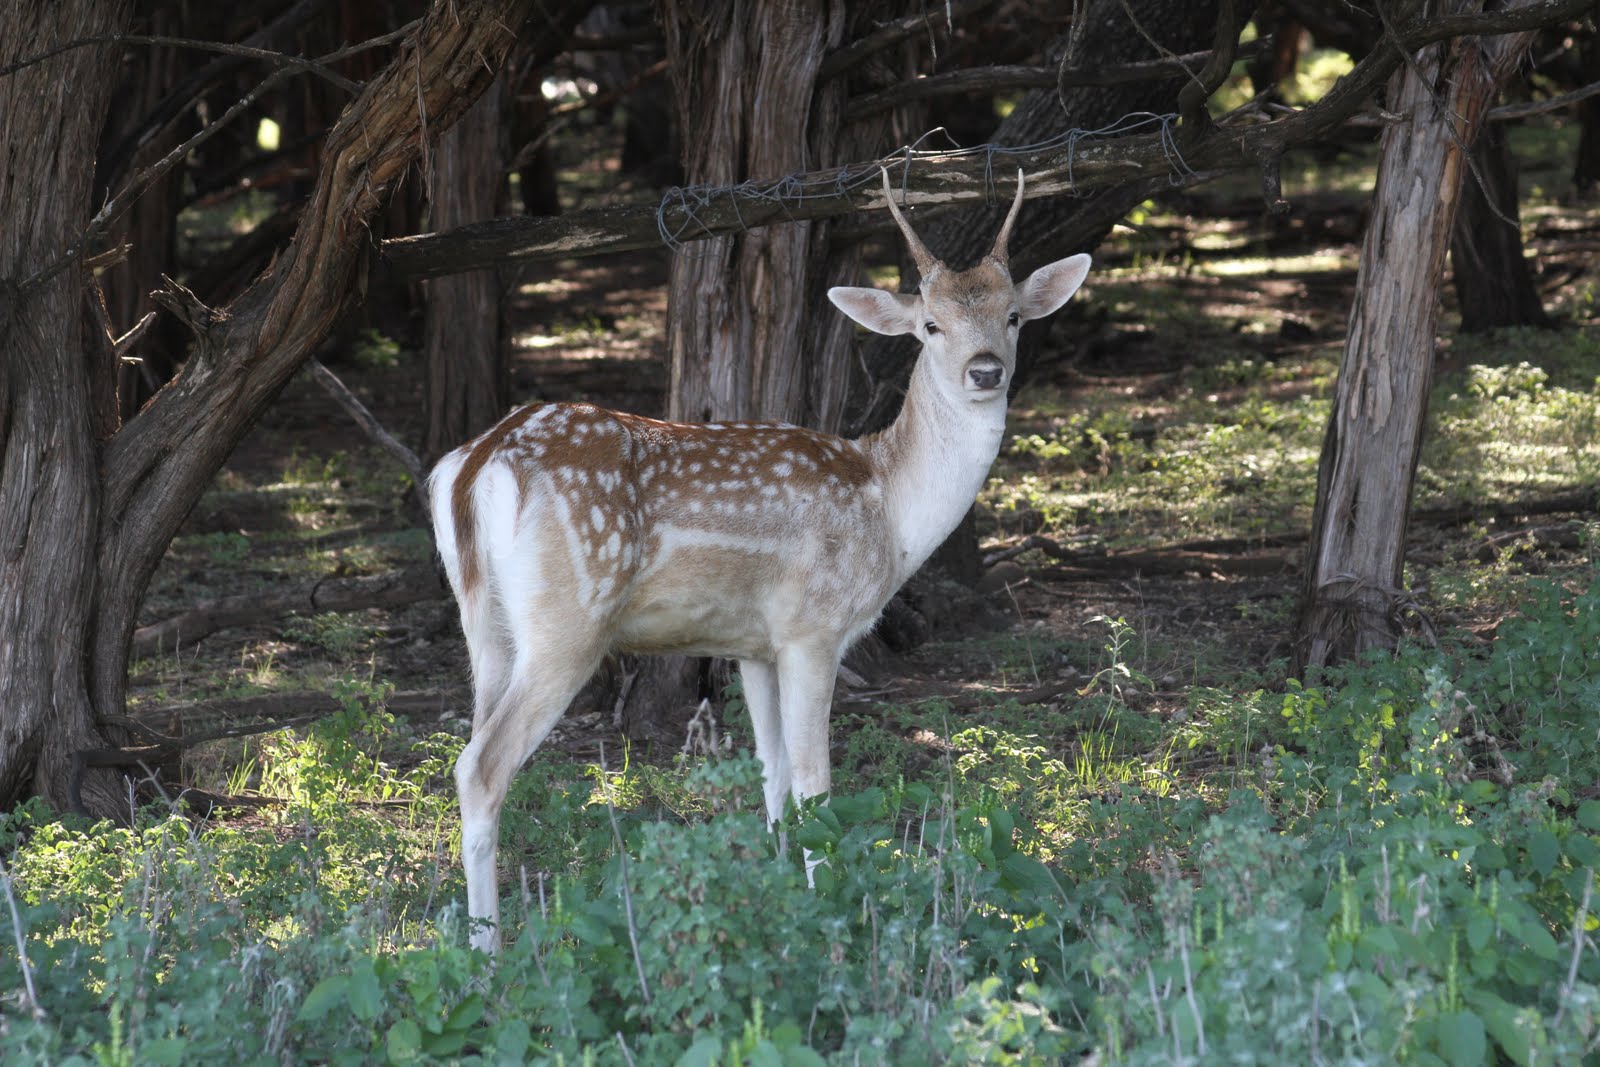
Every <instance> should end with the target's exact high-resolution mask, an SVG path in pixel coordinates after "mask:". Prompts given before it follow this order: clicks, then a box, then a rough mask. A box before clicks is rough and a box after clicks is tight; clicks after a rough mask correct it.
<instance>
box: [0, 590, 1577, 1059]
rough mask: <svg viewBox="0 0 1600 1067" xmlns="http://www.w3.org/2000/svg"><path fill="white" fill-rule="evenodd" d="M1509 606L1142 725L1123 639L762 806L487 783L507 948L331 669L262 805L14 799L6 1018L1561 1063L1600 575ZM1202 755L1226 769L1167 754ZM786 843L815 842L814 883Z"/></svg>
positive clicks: (749, 767) (600, 1055)
mask: <svg viewBox="0 0 1600 1067" xmlns="http://www.w3.org/2000/svg"><path fill="white" fill-rule="evenodd" d="M1521 607H1522V610H1521V611H1520V612H1519V613H1518V614H1516V615H1515V616H1512V617H1509V618H1508V619H1507V620H1506V621H1505V622H1503V623H1502V624H1501V626H1500V628H1499V632H1498V634H1497V635H1496V638H1495V640H1494V641H1493V642H1492V643H1491V644H1490V645H1488V646H1487V647H1486V648H1485V647H1479V646H1470V647H1469V646H1462V647H1448V646H1446V647H1442V648H1422V647H1411V648H1407V649H1404V650H1403V651H1402V652H1401V653H1400V654H1399V655H1397V656H1394V657H1391V658H1383V659H1374V660H1372V661H1370V662H1365V663H1361V664H1357V665H1354V666H1350V667H1346V668H1343V669H1340V670H1338V671H1333V672H1328V673H1327V674H1326V675H1325V676H1324V677H1321V678H1318V679H1314V680H1312V681H1309V682H1307V683H1306V684H1303V685H1300V684H1291V685H1290V686H1289V687H1287V688H1286V689H1279V690H1267V689H1258V690H1251V691H1239V692H1234V693H1231V694H1230V693H1228V692H1226V691H1223V690H1218V689H1211V690H1206V691H1197V692H1196V694H1195V695H1194V696H1193V697H1192V712H1193V714H1192V716H1191V717H1189V718H1187V719H1186V720H1185V721H1184V722H1182V723H1174V724H1171V725H1168V726H1163V727H1158V728H1154V729H1152V728H1151V727H1150V726H1149V724H1146V727H1145V732H1144V733H1143V734H1140V735H1138V736H1134V735H1133V734H1132V733H1130V734H1129V736H1126V737H1124V736H1123V735H1122V732H1121V730H1122V728H1121V727H1120V726H1119V723H1124V722H1131V721H1132V717H1129V716H1127V715H1126V714H1125V710H1124V707H1123V705H1122V703H1121V701H1122V699H1123V698H1124V697H1125V696H1126V695H1127V693H1128V689H1127V688H1126V687H1129V686H1137V685H1139V684H1141V676H1139V675H1138V672H1137V671H1136V670H1134V669H1132V668H1129V667H1127V666H1126V665H1125V664H1111V665H1108V667H1107V669H1106V670H1104V671H1102V672H1100V674H1099V675H1097V676H1096V679H1095V680H1094V682H1092V683H1091V685H1090V686H1086V687H1085V691H1084V694H1083V696H1082V699H1081V701H1080V705H1081V706H1080V707H1078V708H1077V709H1076V711H1075V716H1076V717H1074V716H1072V715H1069V716H1067V718H1066V719H1064V720H1063V721H1062V722H1061V723H1059V724H1058V726H1059V729H1060V730H1061V731H1062V733H1061V736H1062V737H1066V736H1067V735H1068V734H1069V733H1070V732H1071V731H1073V730H1074V729H1076V730H1077V731H1078V734H1077V740H1076V741H1073V742H1070V743H1064V742H1061V741H1059V740H1054V741H1052V742H1051V743H1049V744H1048V745H1047V744H1044V743H1041V742H1040V741H1039V740H1038V738H1037V736H1036V735H1034V736H1030V734H1029V733H1028V732H1027V717H1026V716H1025V715H1024V714H1023V713H1022V712H1021V711H1020V710H1017V711H1013V712H1008V711H1006V710H1005V708H1004V707H1003V706H997V708H996V709H995V710H996V713H995V715H994V716H993V718H992V719H991V720H990V721H988V722H985V723H984V724H983V725H970V726H959V727H958V728H956V729H952V730H947V731H946V732H945V734H944V742H943V744H944V748H945V755H944V757H943V758H942V759H940V760H938V761H936V762H933V763H931V764H928V765H927V766H925V767H924V768H923V769H922V770H921V771H920V772H916V773H912V774H901V775H899V776H898V777H895V778H893V779H887V780H885V779H880V780H881V784H880V785H879V786H877V787H874V788H868V789H865V790H862V791H859V792H855V793H852V794H849V795H839V796H835V797H834V798H833V799H832V800H831V801H829V802H827V803H823V804H815V805H808V806H806V807H805V808H804V809H803V810H801V811H799V812H797V813H795V815H794V816H793V817H792V818H791V819H790V820H789V821H788V823H787V833H786V835H785V837H784V838H782V839H780V838H779V837H778V836H777V835H774V834H771V833H769V832H768V830H767V828H766V826H765V822H764V819H763V817H762V815H761V814H760V805H761V800H760V798H761V788H760V769H759V766H758V765H757V764H756V763H755V761H754V760H753V759H751V758H750V757H748V756H733V757H725V758H720V759H712V760H709V761H703V762H693V763H685V764H682V765H680V766H679V767H678V768H677V769H668V770H665V771H663V770H662V769H660V768H652V769H650V770H649V771H646V770H645V769H644V768H640V767H633V766H627V767H624V768H623V769H621V770H612V771H602V770H600V769H599V768H584V767H581V766H574V765H570V764H569V765H561V764H546V763H538V764H536V765H535V767H534V768H531V769H530V771H529V772H528V773H526V774H524V775H523V776H522V779H521V780H519V789H518V792H517V793H516V794H515V795H513V797H512V798H511V800H510V802H509V804H508V812H507V815H506V832H505V838H504V847H503V852H504V854H505V856H506V858H507V862H508V867H509V872H510V876H509V878H507V879H504V881H507V882H509V885H508V886H507V887H506V894H507V896H508V898H509V900H508V907H507V908H506V914H507V916H508V918H507V925H508V937H507V944H506V946H505V948H504V949H503V951H502V954H501V955H500V957H499V958H498V959H497V960H494V961H490V960H488V959H486V958H485V957H483V956H481V955H480V954H478V953H477V952H475V951H474V950H472V949H470V948H469V947H468V944H467V936H468V934H469V932H470V931H469V930H468V925H467V923H466V921H465V918H464V916H463V914H462V911H461V906H460V903H459V902H460V898H461V895H462V894H461V892H460V888H461V887H460V880H459V876H458V874H457V869H456V865H455V864H456V860H455V858H454V856H453V855H452V850H453V849H454V848H455V847H456V846H455V842H454V841H453V840H452V837H453V835H454V832H455V827H454V820H453V817H452V816H451V815H450V814H449V813H448V812H447V805H448V801H447V800H446V799H442V798H444V797H446V796H447V794H446V793H445V792H444V791H443V789H442V786H443V784H444V771H445V768H446V767H447V765H448V762H449V759H450V758H451V757H452V756H453V755H454V751H455V747H456V746H457V745H459V741H458V740H457V739H448V738H442V737H441V738H434V739H425V740H423V741H421V742H419V743H418V749H417V751H416V752H414V753H412V754H410V756H409V757H408V758H407V760H406V762H407V764H408V765H409V767H410V769H409V770H405V771H402V770H399V769H397V767H396V766H394V765H392V764H391V763H389V762H388V761H387V759H386V758H385V757H383V756H381V755H380V754H379V753H380V745H379V742H380V741H381V740H382V737H383V735H384V733H385V731H386V730H387V729H388V728H390V727H391V726H392V723H391V722H390V721H389V720H388V718H387V716H388V713H387V712H386V711H385V710H384V709H383V705H382V696H383V694H382V692H381V690H376V689H374V687H371V686H359V685H356V686H352V687H351V689H350V691H349V692H348V701H347V706H346V710H345V711H344V712H342V713H341V714H340V715H339V716H336V717H335V718H333V719H331V720H329V721H327V722H324V723H321V724H318V725H317V726H316V727H313V728H311V729H310V730H308V731H305V732H302V733H298V734H294V735H288V736H286V737H285V738H284V739H283V740H281V741H280V742H279V743H278V745H277V746H276V747H275V748H271V749H268V750H264V751H263V753H262V754H261V757H260V758H261V760H262V761H263V766H262V767H261V768H260V772H259V773H260V777H261V781H262V783H263V785H264V787H268V788H270V789H271V790H272V791H273V792H275V793H276V794H278V795H280V796H282V797H284V798H285V799H286V800H287V803H286V804H284V805H283V806H281V807H279V808H277V809H275V811H274V812H273V813H272V814H271V815H270V816H266V817H257V818H256V819H252V820H223V821H218V822H206V821H200V820H195V819H193V818H191V817H189V816H187V815H186V814H184V813H183V812H182V811H181V810H178V809H176V808H155V809H147V810H144V811H142V812H140V813H139V814H138V818H137V819H136V820H135V822H134V824H133V825H132V826H131V827H126V828H120V827H115V826H112V825H110V824H106V823H100V824H89V823H85V822H80V821H74V820H72V819H62V820H58V819H56V818H54V817H52V816H49V815H47V814H46V813H45V812H44V811H43V810H41V809H40V808H38V807H35V806H24V807H22V808H20V809H18V810H17V811H14V812H13V813H11V815H10V816H9V817H8V818H7V819H6V821H5V824H4V854H5V876H4V888H5V893H6V896H7V898H8V904H9V905H10V907H8V908H6V909H4V910H0V926H3V927H4V929H0V943H3V944H5V945H7V946H11V948H10V949H9V950H8V951H7V952H6V953H5V954H4V956H3V957H0V990H3V991H4V992H3V1005H4V1015H3V1020H0V1021H3V1025H0V1053H3V1054H4V1056H5V1058H6V1061H7V1062H52V1063H100V1064H112V1063H201V1062H204V1063H215V1062H229V1063H262V1064H265V1063H282V1062H309V1061H316V1062H335V1063H370V1062H389V1063H397V1064H405V1063H423V1062H462V1063H524V1062H533V1063H617V1064H629V1063H683V1064H721V1063H730V1064H732V1063H777V1064H782V1063H792V1064H813V1063H821V1062H841V1063H855V1062H869V1063H913V1062H914V1063H938V1062H946V1063H970V1062H984V1063H1043V1062H1061V1061H1068V1060H1076V1059H1078V1058H1080V1057H1082V1056H1085V1055H1093V1056H1095V1057H1097V1058H1098V1061H1099V1062H1115V1063H1130V1064H1136V1063H1211V1062H1219V1063H1220V1062H1229V1063H1291V1062H1292V1063H1391V1062H1404V1063H1418V1064H1433V1063H1436V1064H1472V1063H1490V1062H1506V1061H1509V1062H1514V1063H1524V1064H1532V1063H1577V1062H1581V1061H1583V1060H1585V1059H1587V1058H1592V1057H1594V1056H1595V1055H1596V1054H1597V1050H1600V955H1597V954H1596V952H1595V949H1594V945H1593V935H1594V931H1595V929H1596V928H1597V921H1596V907H1597V903H1600V902H1597V901H1596V900H1595V899H1594V892H1593V890H1594V873H1595V869H1596V866H1597V864H1600V800H1596V799H1595V798H1594V797H1593V796H1592V795H1591V794H1592V785H1593V783H1594V782H1595V781H1596V780H1600V749H1597V746H1596V745H1595V744H1594V721H1595V720H1594V713H1595V709H1597V708H1600V580H1594V581H1591V582H1590V583H1589V584H1588V585H1587V586H1585V587H1572V586H1569V585H1563V584H1561V583H1559V582H1557V581H1554V580H1538V581H1533V582H1531V583H1529V585H1528V586H1527V589H1526V599H1525V600H1524V602H1523V604H1522V605H1521ZM1125 627H1126V624H1123V626H1122V628H1113V629H1112V631H1111V639H1110V641H1109V642H1108V645H1107V648H1108V650H1111V649H1123V650H1125V649H1126V647H1127V643H1128V636H1129V635H1128V634H1127V632H1126V629H1125ZM1119 665H1120V666H1123V667H1124V669H1123V670H1121V671H1118V670H1116V669H1115V668H1116V667H1117V666H1119ZM1144 681H1147V680H1144ZM1128 729H1129V730H1130V731H1131V730H1132V727H1129V728H1128ZM1208 748H1213V749H1215V753H1214V755H1215V756H1216V758H1215V759H1213V760H1212V761H1211V762H1210V763H1209V764H1208V766H1210V767H1211V768H1212V770H1211V771H1210V772H1209V773H1206V774H1196V773H1177V772H1179V771H1182V770H1183V764H1184V761H1186V760H1192V759H1194V758H1196V757H1195V754H1196V753H1198V752H1203V751H1205V750H1206V749H1208ZM1064 753H1076V755H1064ZM780 842H785V843H786V850H785V849H784V848H783V847H781V845H780ZM802 849H809V850H811V852H812V854H813V855H814V856H821V857H823V858H824V859H825V860H826V862H825V864H824V865H822V866H820V867H818V868H817V869H816V872H815V885H814V886H808V885H807V879H806V874H805V861H804V857H803V855H802ZM624 888H626V890H627V892H624ZM17 949H20V950H21V954H20V955H19V953H18V951H17Z"/></svg>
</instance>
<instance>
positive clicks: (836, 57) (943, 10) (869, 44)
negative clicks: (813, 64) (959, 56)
mask: <svg viewBox="0 0 1600 1067" xmlns="http://www.w3.org/2000/svg"><path fill="white" fill-rule="evenodd" d="M993 6H994V0H959V2H952V0H946V2H945V3H943V4H938V5H935V6H934V7H933V9H932V10H930V11H928V12H927V13H926V14H921V15H907V16H906V17H905V18H901V19H896V20H894V21H893V22H890V23H887V24H885V25H883V26H880V27H878V29H876V30H874V31H873V32H871V33H869V34H867V35H866V36H864V37H860V38H858V39H856V40H854V41H851V42H850V43H849V44H847V45H844V46H843V47H841V48H840V49H838V50H837V51H835V52H834V53H833V54H832V55H830V56H828V58H827V59H824V60H823V61H822V66H820V67H818V68H817V81H818V82H824V81H827V80H828V79H829V78H833V77H837V76H838V75H840V74H843V73H844V72H845V71H847V70H849V69H851V68H852V67H854V66H856V65H857V64H859V63H862V62H864V61H865V60H867V59H868V58H870V57H871V56H873V55H874V54H876V53H878V52H881V51H883V50H884V49H885V48H889V47H891V46H892V45H896V44H899V43H900V42H901V41H903V40H905V39H906V38H907V37H911V36H914V35H916V34H919V33H925V32H927V31H929V30H931V29H932V28H933V27H935V26H941V25H942V26H945V27H947V28H948V27H949V25H950V20H949V19H946V18H945V16H946V15H949V16H951V18H956V19H960V18H965V17H966V16H968V15H970V14H972V13H973V12H975V11H982V10H983V9H984V8H986V7H993Z"/></svg>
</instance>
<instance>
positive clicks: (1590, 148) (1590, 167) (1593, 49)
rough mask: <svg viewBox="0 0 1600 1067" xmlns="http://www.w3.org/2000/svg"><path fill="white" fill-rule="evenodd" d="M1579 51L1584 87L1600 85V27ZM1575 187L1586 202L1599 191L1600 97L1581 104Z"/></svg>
mask: <svg viewBox="0 0 1600 1067" xmlns="http://www.w3.org/2000/svg"><path fill="white" fill-rule="evenodd" d="M1596 22H1597V23H1600V20H1596ZM1578 49H1579V50H1578V59H1579V69H1580V70H1581V71H1582V73H1583V77H1582V79H1581V80H1582V82H1583V84H1585V85H1587V84H1589V83H1591V82H1596V81H1600V24H1597V25H1595V26H1594V27H1593V28H1592V29H1590V31H1589V33H1588V35H1587V36H1585V37H1584V38H1583V39H1582V43H1581V44H1580V45H1579V46H1578ZM1572 186H1573V189H1574V190H1575V191H1576V192H1577V194H1578V196H1579V198H1580V199H1584V200H1587V199H1589V198H1591V197H1593V196H1594V194H1595V192H1596V190H1600V96H1589V97H1585V98H1584V99H1582V100H1580V101H1578V158H1577V159H1576V160H1574V161H1573V165H1572Z"/></svg>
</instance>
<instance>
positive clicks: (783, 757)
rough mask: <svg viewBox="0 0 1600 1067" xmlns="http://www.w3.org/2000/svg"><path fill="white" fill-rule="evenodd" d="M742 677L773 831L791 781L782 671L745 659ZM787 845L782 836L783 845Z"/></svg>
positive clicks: (742, 664)
mask: <svg viewBox="0 0 1600 1067" xmlns="http://www.w3.org/2000/svg"><path fill="white" fill-rule="evenodd" d="M739 677H740V678H741V679H742V680H743V682H744V703H745V707H747V708H749V709H750V726H751V728H752V729H753V730H754V732H755V735H756V758H757V759H759V760H760V761H761V772H762V779H763V785H764V787H765V788H764V793H765V795H766V800H767V829H769V830H770V829H771V828H772V826H773V824H774V823H776V822H777V821H778V820H779V819H781V818H783V806H784V804H785V803H787V801H788V800H789V782H790V774H789V753H788V750H787V749H786V748H785V746H784V743H783V720H782V718H781V717H780V715H779V704H778V672H777V669H776V668H775V667H774V666H773V665H772V664H770V663H765V662H762V661H761V660H753V659H742V660H740V661H739ZM783 844H784V842H782V840H781V837H780V846H779V847H780V848H782V847H783Z"/></svg>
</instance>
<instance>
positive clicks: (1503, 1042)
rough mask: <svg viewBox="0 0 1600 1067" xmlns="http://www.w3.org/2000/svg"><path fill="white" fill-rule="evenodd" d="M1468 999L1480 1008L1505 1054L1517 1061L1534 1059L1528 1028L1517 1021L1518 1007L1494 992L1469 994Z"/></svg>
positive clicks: (1488, 1026) (1479, 1011)
mask: <svg viewBox="0 0 1600 1067" xmlns="http://www.w3.org/2000/svg"><path fill="white" fill-rule="evenodd" d="M1467 999H1468V1000H1469V1001H1471V1002H1472V1006H1473V1007H1474V1008H1476V1009H1478V1014H1479V1015H1480V1016H1481V1017H1482V1019H1483V1023H1484V1026H1485V1027H1486V1028H1487V1029H1488V1031H1489V1034H1490V1035H1491V1036H1492V1037H1493V1038H1494V1040H1495V1044H1497V1045H1499V1046H1500V1048H1501V1050H1502V1051H1503V1052H1505V1054H1506V1055H1507V1056H1509V1057H1511V1059H1512V1060H1514V1061H1516V1062H1517V1063H1521V1064H1527V1063H1529V1062H1530V1061H1531V1060H1532V1059H1533V1042H1532V1040H1531V1039H1530V1037H1529V1035H1528V1031H1527V1028H1526V1027H1524V1026H1523V1025H1522V1024H1521V1023H1519V1022H1518V1021H1517V1009H1516V1008H1514V1007H1512V1006H1511V1005H1510V1004H1508V1003H1506V1002H1505V1001H1504V1000H1502V999H1500V998H1499V997H1497V996H1495V995H1494V994H1493V993H1483V992H1479V993H1476V994H1475V995H1474V994H1469V995H1468V997H1467Z"/></svg>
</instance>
